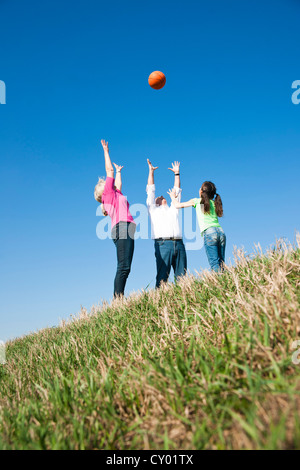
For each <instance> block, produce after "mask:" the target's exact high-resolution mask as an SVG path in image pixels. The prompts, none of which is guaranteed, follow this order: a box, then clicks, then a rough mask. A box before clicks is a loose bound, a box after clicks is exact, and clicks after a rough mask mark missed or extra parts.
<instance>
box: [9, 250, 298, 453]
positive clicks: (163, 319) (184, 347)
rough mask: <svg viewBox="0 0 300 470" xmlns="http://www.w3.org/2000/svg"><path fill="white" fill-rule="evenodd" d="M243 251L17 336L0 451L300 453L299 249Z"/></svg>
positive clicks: (12, 345) (11, 353) (11, 349)
mask: <svg viewBox="0 0 300 470" xmlns="http://www.w3.org/2000/svg"><path fill="white" fill-rule="evenodd" d="M237 256H238V262H237V265H236V267H234V268H233V267H232V268H229V269H228V270H226V272H225V273H224V274H222V275H216V274H211V273H205V274H203V275H201V276H199V277H192V276H191V277H187V278H186V279H184V280H182V281H181V282H180V284H179V285H176V286H173V285H166V286H164V287H162V288H161V289H160V290H159V291H150V292H143V293H140V294H136V295H132V296H130V297H129V298H128V299H125V300H124V301H114V302H113V303H112V304H111V305H104V306H102V307H101V308H99V309H98V308H94V309H93V311H92V312H91V313H90V314H88V313H87V312H85V311H84V310H83V311H82V313H81V315H79V316H78V318H76V319H73V320H72V321H71V322H68V323H64V324H63V325H61V326H60V327H58V328H50V329H45V330H42V331H40V332H38V333H36V334H33V335H29V336H26V337H24V338H20V339H17V340H15V341H12V342H9V343H8V345H7V364H6V365H2V366H0V448H1V449H96V448H97V449H241V448H248V449H249V448H250V449H263V448H267V449H287V448H288V449H292V448H300V364H299V365H297V364H295V363H294V362H295V360H292V355H293V353H295V351H296V350H295V349H293V346H292V342H293V341H295V340H297V339H300V308H299V304H300V276H299V273H300V250H299V246H298V248H293V249H291V248H286V247H282V246H277V248H276V249H274V250H271V251H269V252H268V253H267V255H262V254H260V253H256V255H253V256H252V257H246V256H245V255H244V254H243V253H242V252H237ZM296 349H297V348H296ZM298 349H300V347H298ZM298 356H299V357H300V353H299V355H298ZM294 357H295V356H294Z"/></svg>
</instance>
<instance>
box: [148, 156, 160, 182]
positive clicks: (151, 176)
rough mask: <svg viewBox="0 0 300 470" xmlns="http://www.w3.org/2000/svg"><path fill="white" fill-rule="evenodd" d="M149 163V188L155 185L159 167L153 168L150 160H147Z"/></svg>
mask: <svg viewBox="0 0 300 470" xmlns="http://www.w3.org/2000/svg"><path fill="white" fill-rule="evenodd" d="M147 163H148V166H149V175H148V186H151V185H153V184H154V172H155V170H157V168H158V166H153V165H152V163H151V162H150V160H149V158H147Z"/></svg>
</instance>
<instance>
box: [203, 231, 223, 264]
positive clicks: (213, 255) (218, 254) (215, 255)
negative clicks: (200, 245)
mask: <svg viewBox="0 0 300 470" xmlns="http://www.w3.org/2000/svg"><path fill="white" fill-rule="evenodd" d="M204 246H205V251H206V254H207V258H208V261H209V264H210V267H211V269H212V270H213V271H216V272H218V271H221V270H222V267H223V264H224V263H225V246H226V235H225V233H224V231H223V229H222V228H221V227H209V228H207V229H206V230H205V232H204Z"/></svg>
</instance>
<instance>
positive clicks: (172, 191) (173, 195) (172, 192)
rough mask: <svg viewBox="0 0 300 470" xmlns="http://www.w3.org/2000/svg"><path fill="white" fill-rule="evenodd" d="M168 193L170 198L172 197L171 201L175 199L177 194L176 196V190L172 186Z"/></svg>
mask: <svg viewBox="0 0 300 470" xmlns="http://www.w3.org/2000/svg"><path fill="white" fill-rule="evenodd" d="M168 194H169V196H170V198H171V199H172V201H175V200H176V198H177V196H176V191H175V189H174V188H173V189H169V191H168Z"/></svg>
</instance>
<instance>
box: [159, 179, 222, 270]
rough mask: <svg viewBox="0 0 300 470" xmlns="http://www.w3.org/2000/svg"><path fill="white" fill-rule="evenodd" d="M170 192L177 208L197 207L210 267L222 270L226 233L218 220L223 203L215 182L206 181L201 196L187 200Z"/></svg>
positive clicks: (200, 192)
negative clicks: (180, 199)
mask: <svg viewBox="0 0 300 470" xmlns="http://www.w3.org/2000/svg"><path fill="white" fill-rule="evenodd" d="M168 194H169V195H170V197H171V199H172V202H173V205H174V206H175V207H176V209H183V208H185V207H195V209H196V214H197V219H198V223H199V226H200V231H201V235H202V236H203V237H204V246H205V251H206V254H207V257H208V261H209V264H210V267H211V269H212V270H213V271H221V270H222V269H223V265H224V263H225V246H226V235H225V233H224V231H223V229H222V227H221V225H220V224H219V220H218V217H222V216H223V204H222V199H221V197H220V196H219V194H217V188H216V186H215V185H214V183H212V182H211V181H204V183H203V184H202V186H201V188H200V191H199V196H200V197H199V198H194V199H190V201H187V202H177V200H176V194H175V192H174V191H173V190H170V191H169V192H168Z"/></svg>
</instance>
